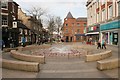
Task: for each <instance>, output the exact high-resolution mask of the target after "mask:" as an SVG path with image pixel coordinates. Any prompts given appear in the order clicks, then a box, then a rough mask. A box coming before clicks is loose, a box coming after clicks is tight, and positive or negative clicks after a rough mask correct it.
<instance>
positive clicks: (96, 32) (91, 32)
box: [85, 32, 99, 35]
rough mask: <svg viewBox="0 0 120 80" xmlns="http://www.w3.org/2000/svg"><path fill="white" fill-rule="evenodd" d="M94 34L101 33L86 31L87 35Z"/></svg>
mask: <svg viewBox="0 0 120 80" xmlns="http://www.w3.org/2000/svg"><path fill="white" fill-rule="evenodd" d="M93 34H99V32H91V33H86V34H85V35H93Z"/></svg>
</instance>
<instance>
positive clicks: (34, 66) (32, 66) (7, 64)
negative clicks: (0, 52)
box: [2, 59, 40, 72]
mask: <svg viewBox="0 0 120 80" xmlns="http://www.w3.org/2000/svg"><path fill="white" fill-rule="evenodd" d="M2 67H3V68H7V69H13V70H22V71H30V72H39V71H40V69H39V63H36V62H34V63H32V62H24V61H13V60H7V59H3V60H2Z"/></svg>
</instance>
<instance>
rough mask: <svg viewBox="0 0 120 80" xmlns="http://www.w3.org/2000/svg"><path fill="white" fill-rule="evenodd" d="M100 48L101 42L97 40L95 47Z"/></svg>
mask: <svg viewBox="0 0 120 80" xmlns="http://www.w3.org/2000/svg"><path fill="white" fill-rule="evenodd" d="M99 48H100V49H101V43H100V41H98V43H97V49H99Z"/></svg>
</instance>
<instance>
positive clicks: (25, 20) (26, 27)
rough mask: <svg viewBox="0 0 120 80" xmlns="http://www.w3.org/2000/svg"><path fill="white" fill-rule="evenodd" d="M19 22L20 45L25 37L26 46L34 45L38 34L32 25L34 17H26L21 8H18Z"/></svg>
mask: <svg viewBox="0 0 120 80" xmlns="http://www.w3.org/2000/svg"><path fill="white" fill-rule="evenodd" d="M18 20H19V25H18V27H19V31H20V34H19V44H21V43H22V39H23V35H24V37H25V39H26V42H25V43H26V44H33V43H35V42H36V34H35V33H34V28H33V26H32V24H34V23H33V22H32V16H28V15H26V13H24V12H23V11H22V9H21V8H18Z"/></svg>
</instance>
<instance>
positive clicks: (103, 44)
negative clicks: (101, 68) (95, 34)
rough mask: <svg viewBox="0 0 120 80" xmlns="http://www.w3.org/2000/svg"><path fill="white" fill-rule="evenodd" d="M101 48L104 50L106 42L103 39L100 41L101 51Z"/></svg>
mask: <svg viewBox="0 0 120 80" xmlns="http://www.w3.org/2000/svg"><path fill="white" fill-rule="evenodd" d="M103 47H104V48H105V49H106V42H105V40H104V39H103V40H102V49H103Z"/></svg>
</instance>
